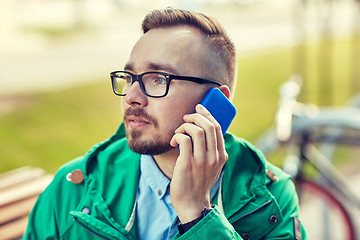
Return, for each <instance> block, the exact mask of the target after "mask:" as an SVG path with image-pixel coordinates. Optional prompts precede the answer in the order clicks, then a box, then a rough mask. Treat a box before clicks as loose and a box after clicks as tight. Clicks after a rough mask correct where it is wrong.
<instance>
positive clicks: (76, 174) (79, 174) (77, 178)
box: [66, 169, 84, 184]
mask: <svg viewBox="0 0 360 240" xmlns="http://www.w3.org/2000/svg"><path fill="white" fill-rule="evenodd" d="M66 180H68V181H69V182H72V183H74V184H80V183H82V182H83V181H84V173H83V171H81V170H80V169H75V170H74V171H72V172H71V173H69V174H68V175H67V176H66Z"/></svg>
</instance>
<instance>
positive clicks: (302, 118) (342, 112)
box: [256, 75, 360, 240]
mask: <svg viewBox="0 0 360 240" xmlns="http://www.w3.org/2000/svg"><path fill="white" fill-rule="evenodd" d="M300 90H301V77H300V76H297V75H294V76H292V77H291V78H290V79H289V81H287V82H286V83H284V84H283V86H282V87H281V89H280V101H279V107H278V109H277V113H276V118H275V123H274V125H273V127H272V128H270V130H269V131H268V132H267V133H266V134H264V135H263V136H262V137H260V139H259V141H258V142H257V144H256V145H257V146H258V147H259V148H260V149H261V150H262V151H263V152H264V154H265V155H268V154H269V153H271V152H274V151H276V150H279V149H282V148H283V149H285V150H286V151H287V153H286V157H285V160H284V165H283V169H284V170H285V172H287V173H288V174H289V175H290V176H291V177H292V179H293V181H294V183H295V186H296V189H297V192H298V196H299V202H300V214H301V216H300V217H301V218H302V222H303V224H304V227H305V230H306V232H307V235H308V237H309V239H326V240H329V239H345V240H355V239H359V236H358V235H357V234H358V233H357V223H356V221H355V218H354V216H353V215H352V214H351V212H355V211H359V212H360V198H359V197H358V196H356V194H355V193H354V190H352V189H351V188H350V186H349V184H348V183H347V180H346V178H345V177H344V176H343V174H341V173H340V171H339V170H338V169H337V168H336V167H335V166H334V163H333V162H332V158H333V156H334V152H335V150H336V149H337V147H338V146H340V145H343V146H344V145H345V146H360V96H359V98H358V100H357V101H355V102H354V106H343V107H321V108H320V107H317V106H315V105H306V104H303V103H300V102H298V101H297V98H298V95H299V93H300ZM309 168H310V170H311V171H309ZM317 211H320V212H317Z"/></svg>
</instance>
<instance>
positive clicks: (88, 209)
mask: <svg viewBox="0 0 360 240" xmlns="http://www.w3.org/2000/svg"><path fill="white" fill-rule="evenodd" d="M81 211H82V212H83V213H85V214H90V213H91V209H90V208H88V207H84V208H83V209H82V210H81Z"/></svg>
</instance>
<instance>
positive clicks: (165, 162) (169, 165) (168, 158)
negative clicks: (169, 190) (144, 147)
mask: <svg viewBox="0 0 360 240" xmlns="http://www.w3.org/2000/svg"><path fill="white" fill-rule="evenodd" d="M178 157H179V150H178V149H177V148H174V149H172V150H170V151H168V152H166V153H163V154H160V155H156V156H153V158H154V160H155V162H156V164H157V166H158V167H159V169H160V170H161V171H162V172H163V173H164V175H165V176H166V177H168V178H169V179H171V178H172V175H173V172H174V167H175V164H176V160H177V158H178Z"/></svg>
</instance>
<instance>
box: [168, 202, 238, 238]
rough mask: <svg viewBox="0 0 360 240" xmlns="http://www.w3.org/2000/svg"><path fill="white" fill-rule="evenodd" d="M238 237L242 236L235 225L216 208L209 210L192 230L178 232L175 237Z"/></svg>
mask: <svg viewBox="0 0 360 240" xmlns="http://www.w3.org/2000/svg"><path fill="white" fill-rule="evenodd" d="M207 238H209V239H224V240H225V239H238V240H241V239H242V238H241V237H240V236H239V234H238V233H237V232H236V231H235V229H234V228H233V226H232V225H231V224H230V223H229V221H228V220H227V219H226V217H225V216H224V215H223V214H222V213H221V212H220V211H219V208H218V207H217V206H215V208H214V209H213V210H212V211H211V212H209V213H208V214H207V215H206V216H205V217H204V218H203V219H201V220H200V222H198V223H197V224H196V225H195V226H193V227H192V228H191V229H190V230H188V231H187V232H186V233H184V234H183V235H181V236H180V234H179V233H178V234H177V235H176V236H175V237H174V238H173V239H174V240H176V239H179V240H183V239H207Z"/></svg>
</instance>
